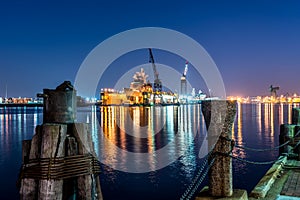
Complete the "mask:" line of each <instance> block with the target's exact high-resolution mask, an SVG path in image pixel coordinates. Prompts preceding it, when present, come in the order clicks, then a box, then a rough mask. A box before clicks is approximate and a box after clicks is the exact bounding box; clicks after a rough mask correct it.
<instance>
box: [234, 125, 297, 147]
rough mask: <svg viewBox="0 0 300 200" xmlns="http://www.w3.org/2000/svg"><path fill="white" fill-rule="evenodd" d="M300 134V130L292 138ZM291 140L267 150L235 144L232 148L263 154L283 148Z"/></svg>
mask: <svg viewBox="0 0 300 200" xmlns="http://www.w3.org/2000/svg"><path fill="white" fill-rule="evenodd" d="M299 134H300V130H299V131H298V132H297V133H296V134H295V136H294V137H298V135H299ZM291 140H292V139H290V140H288V141H286V142H285V143H283V144H281V145H279V146H276V147H273V148H269V149H256V148H251V147H244V146H240V145H237V144H235V145H234V146H235V147H236V148H239V149H246V150H250V151H256V152H263V151H276V150H277V149H279V148H281V147H284V146H285V145H287V144H289V143H290V142H291Z"/></svg>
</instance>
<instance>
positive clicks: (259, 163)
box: [228, 154, 281, 165]
mask: <svg viewBox="0 0 300 200" xmlns="http://www.w3.org/2000/svg"><path fill="white" fill-rule="evenodd" d="M228 156H229V157H231V158H233V159H236V160H238V161H241V162H245V163H249V164H254V165H269V164H273V163H276V162H281V161H278V160H272V161H266V162H257V161H249V160H245V159H242V158H239V157H236V156H233V155H231V154H229V155H228Z"/></svg>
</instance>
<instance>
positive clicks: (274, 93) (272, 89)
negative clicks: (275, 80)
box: [269, 85, 279, 97]
mask: <svg viewBox="0 0 300 200" xmlns="http://www.w3.org/2000/svg"><path fill="white" fill-rule="evenodd" d="M269 89H270V92H271V96H273V97H277V90H279V87H273V85H270V88H269Z"/></svg>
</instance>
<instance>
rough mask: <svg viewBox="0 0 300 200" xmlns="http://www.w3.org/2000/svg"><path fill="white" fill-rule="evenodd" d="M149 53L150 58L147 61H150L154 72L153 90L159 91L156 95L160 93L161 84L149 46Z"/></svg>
mask: <svg viewBox="0 0 300 200" xmlns="http://www.w3.org/2000/svg"><path fill="white" fill-rule="evenodd" d="M149 55H150V60H149V62H151V63H152V69H153V73H154V92H155V94H157V93H159V94H158V95H160V92H161V91H162V84H161V81H160V80H159V78H158V75H159V74H158V72H157V69H156V65H155V62H154V57H153V53H152V49H151V48H149Z"/></svg>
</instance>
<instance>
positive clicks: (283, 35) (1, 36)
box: [0, 0, 300, 97]
mask: <svg viewBox="0 0 300 200" xmlns="http://www.w3.org/2000/svg"><path fill="white" fill-rule="evenodd" d="M80 2H81V3H78V1H16V2H14V1H6V2H2V1H1V2H0V27H1V30H0V66H1V72H0V96H4V95H5V85H6V84H7V87H8V95H9V96H14V97H18V96H35V95H36V93H38V92H40V91H42V89H43V88H54V87H56V86H57V85H58V84H59V83H61V82H62V81H64V80H71V81H72V82H73V81H74V79H75V75H76V72H77V70H78V69H79V67H80V65H81V63H82V61H83V60H84V58H85V57H86V56H87V54H88V53H89V52H90V51H91V50H92V49H93V48H94V47H95V46H97V45H98V44H99V43H100V42H102V41H103V40H105V39H107V38H108V37H110V36H112V35H114V34H117V33H119V32H122V31H125V30H128V29H132V28H137V27H147V26H154V27H164V28H169V29H174V30H177V31H180V32H182V33H184V34H186V35H188V36H190V37H192V38H194V39H195V40H196V41H198V42H199V43H200V44H201V45H202V46H203V47H204V48H205V49H206V50H207V52H208V53H209V54H210V55H211V57H212V58H213V60H214V61H215V63H216V64H217V66H218V68H219V70H220V72H221V74H222V76H223V79H224V83H225V86H226V91H227V95H243V96H247V95H250V96H254V95H266V94H268V87H269V85H270V84H273V85H276V86H277V85H278V86H280V87H281V88H280V92H279V93H281V94H285V93H287V92H289V93H294V92H297V93H300V88H299V85H300V78H299V74H300V37H299V35H300V2H299V1H225V0H224V1H182V0H172V1H163V2H161V1H156V0H151V1H141V0H136V1H122V0H119V1H113V0H112V1H100V2H96V1H80ZM142 54H143V53H139V54H138V55H142ZM156 56H157V59H156V60H159V62H160V63H164V62H166V63H167V62H168V61H167V60H165V58H164V57H163V56H161V55H159V54H156ZM144 59H145V60H146V61H145V62H148V54H147V51H145V58H142V57H139V58H137V60H139V61H141V60H144ZM124 60H125V61H126V59H124ZM127 60H129V59H127ZM145 62H144V63H145ZM177 64H178V66H182V70H183V65H184V64H182V63H177ZM124 65H128V66H130V62H129V63H126V64H125V63H124ZM120 67H121V66H120ZM178 70H181V69H178ZM108 76H111V77H112V80H114V76H116V74H115V73H108ZM188 76H189V75H188ZM191 78H192V77H191ZM115 79H117V77H115ZM105 84H106V85H105V87H106V86H109V85H110V83H109V82H106V83H105ZM111 84H112V85H113V82H112V83H111ZM195 87H198V86H195ZM201 87H202V86H201V83H199V88H201Z"/></svg>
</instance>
